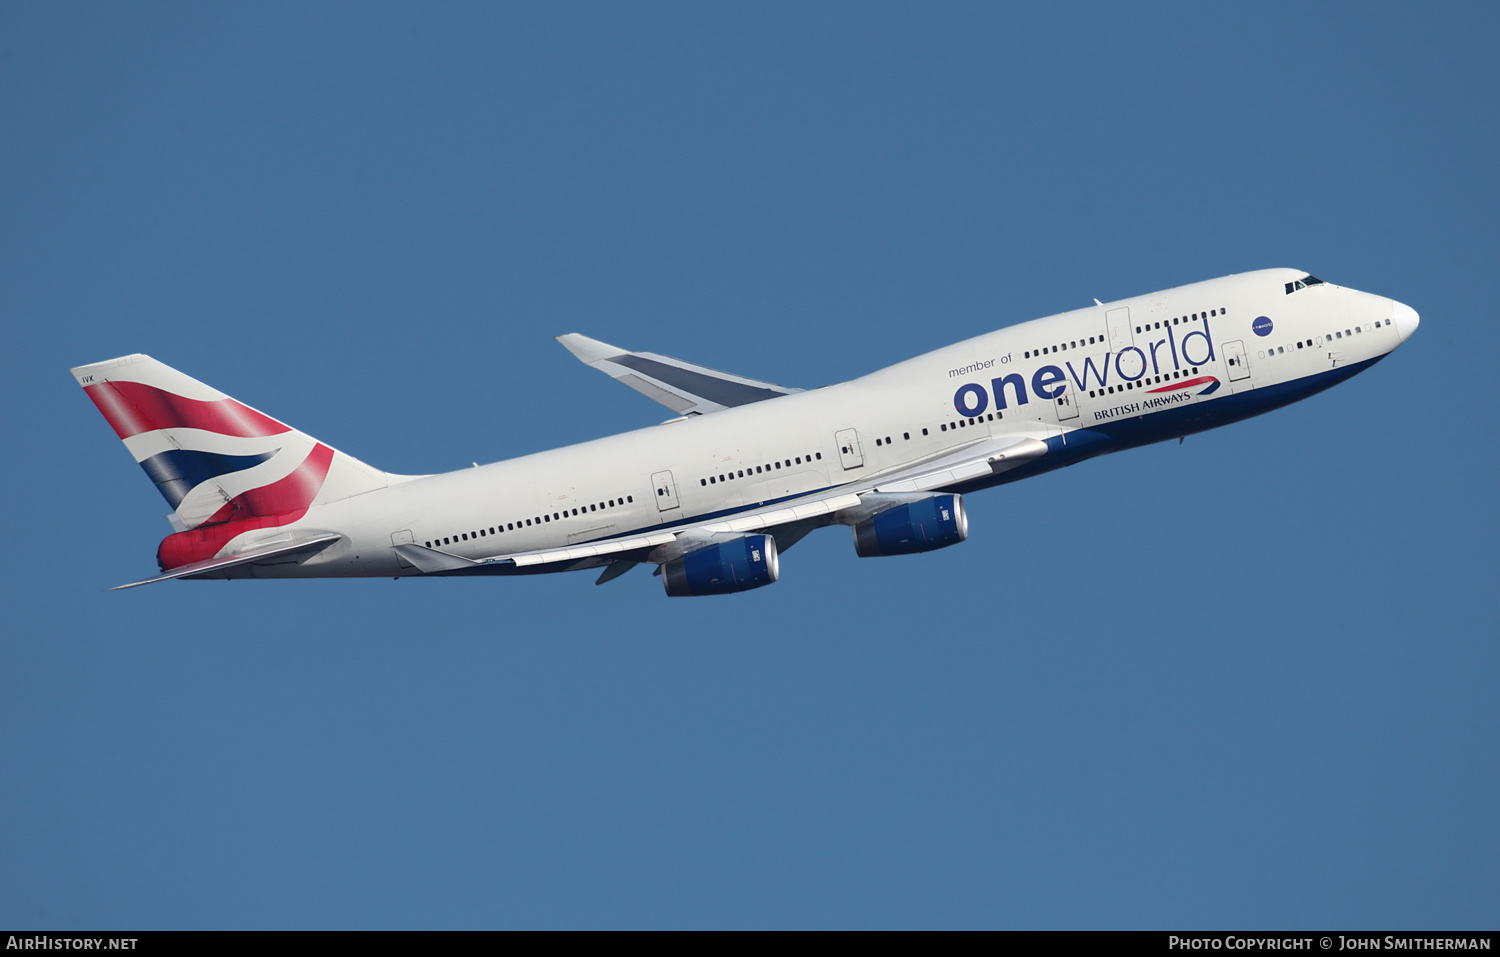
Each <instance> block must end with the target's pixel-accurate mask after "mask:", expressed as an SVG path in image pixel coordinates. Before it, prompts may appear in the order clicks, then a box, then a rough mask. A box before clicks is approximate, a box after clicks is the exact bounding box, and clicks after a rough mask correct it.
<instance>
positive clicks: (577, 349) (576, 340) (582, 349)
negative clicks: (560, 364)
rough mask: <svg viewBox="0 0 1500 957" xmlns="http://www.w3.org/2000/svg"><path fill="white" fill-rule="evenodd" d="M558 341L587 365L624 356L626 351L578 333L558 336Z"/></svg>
mask: <svg viewBox="0 0 1500 957" xmlns="http://www.w3.org/2000/svg"><path fill="white" fill-rule="evenodd" d="M557 341H558V342H560V343H562V346H563V348H564V349H567V350H568V351H569V352H571V353H573V355H575V356H577V357H578V358H579V359H580V360H582V361H583V362H585V363H588V362H598V361H599V360H600V359H612V358H614V357H615V356H619V355H624V354H625V350H624V349H621V348H620V347H619V346H612V345H610V344H609V343H607V342H600V341H599V340H598V339H590V338H589V337H588V336H585V335H580V334H579V333H576V332H569V333H566V334H564V335H561V336H558V337H557Z"/></svg>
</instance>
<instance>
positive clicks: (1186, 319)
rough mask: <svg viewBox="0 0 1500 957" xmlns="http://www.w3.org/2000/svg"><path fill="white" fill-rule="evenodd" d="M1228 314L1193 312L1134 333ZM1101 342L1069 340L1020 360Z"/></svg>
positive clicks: (1096, 339) (1093, 338) (1032, 351)
mask: <svg viewBox="0 0 1500 957" xmlns="http://www.w3.org/2000/svg"><path fill="white" fill-rule="evenodd" d="M1228 312H1229V310H1228V309H1225V308H1223V307H1222V306H1221V307H1220V308H1218V309H1210V310H1208V311H1207V312H1195V313H1192V314H1191V316H1178V317H1175V318H1172V319H1163V320H1162V321H1161V322H1158V323H1154V324H1153V323H1149V322H1148V323H1146V324H1145V325H1144V326H1136V327H1135V331H1136V332H1147V331H1149V330H1151V329H1160V328H1161V327H1162V326H1164V325H1168V326H1176V325H1182V324H1184V323H1188V322H1198V321H1200V320H1202V319H1208V318H1213V317H1215V316H1223V315H1227V314H1228ZM1103 342H1104V337H1103V336H1089V337H1088V340H1087V341H1085V340H1083V339H1070V340H1069V341H1067V342H1061V343H1058V344H1057V345H1054V346H1047V347H1045V348H1042V349H1028V350H1026V351H1025V352H1024V353H1023V354H1022V358H1026V359H1032V358H1035V357H1036V356H1043V355H1049V354H1051V353H1053V352H1067V351H1068V350H1069V349H1080V348H1082V347H1084V346H1092V345H1099V344H1103Z"/></svg>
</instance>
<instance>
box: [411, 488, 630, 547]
mask: <svg viewBox="0 0 1500 957" xmlns="http://www.w3.org/2000/svg"><path fill="white" fill-rule="evenodd" d="M634 502H635V496H634V495H626V496H623V497H621V498H611V499H607V500H605V501H603V502H600V503H599V504H598V505H580V506H579V507H577V508H574V509H564V510H563V511H561V512H553V513H552V514H550V515H537V516H534V517H532V518H523V519H518V520H516V521H514V522H510V523H505V522H501V523H500V524H498V525H495V526H493V527H491V528H490V529H488V530H486V529H483V528H481V529H478V530H476V531H472V532H459V533H458V534H457V535H446V536H444V537H442V538H434V539H432V540H431V541H427V542H423V543H422V544H423V545H425V546H427V547H428V548H433V547H436V546H438V545H452V544H454V543H461V542H467V541H473V540H475V539H478V538H480V537H488V536H490V535H499V534H500V533H501V532H506V531H512V532H513V531H515V530H516V529H518V528H525V527H526V526H528V525H541V524H542V523H544V522H546V523H551V522H552V521H554V520H555V521H559V522H560V521H562V520H563V519H565V518H571V517H573V516H575V515H587V514H588V513H589V512H596V511H604V510H605V509H606V508H618V507H619V506H621V505H626V504H633V503H634Z"/></svg>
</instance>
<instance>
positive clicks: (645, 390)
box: [557, 332, 802, 415]
mask: <svg viewBox="0 0 1500 957" xmlns="http://www.w3.org/2000/svg"><path fill="white" fill-rule="evenodd" d="M557 341H558V342H561V343H562V344H563V346H564V347H565V348H566V349H567V350H568V351H569V352H571V353H573V355H575V356H577V357H578V359H579V361H581V362H583V363H584V364H585V365H588V366H593V367H594V368H595V369H598V370H599V371H600V372H603V373H605V374H606V375H608V376H610V377H611V378H614V379H618V380H619V381H620V382H622V383H624V384H625V385H628V386H630V388H632V389H634V390H635V391H637V392H639V393H640V394H641V395H644V396H645V397H646V398H648V399H651V400H652V401H655V402H660V403H661V404H662V405H664V406H666V407H667V408H669V409H671V410H672V411H673V412H676V413H677V414H678V415H706V414H707V413H709V412H718V411H720V410H721V409H732V408H734V407H735V406H740V405H749V404H750V403H752V402H763V401H765V400H766V399H775V398H778V397H780V396H783V395H790V394H792V393H793V392H801V391H802V390H801V389H788V388H786V387H785V386H779V385H772V384H771V383H769V382H761V381H759V380H757V379H746V378H744V377H743V376H737V375H730V374H729V373H727V372H720V371H718V370H717V369H710V368H708V367H707V366H700V365H693V364H692V363H691V362H683V361H682V360H681V359H673V358H672V357H671V356H663V355H657V354H656V353H654V352H629V351H627V350H625V349H621V348H620V347H618V346H612V345H610V344H609V343H607V342H600V341H599V340H598V339H590V338H589V337H588V336H581V335H579V334H578V333H576V332H570V333H568V334H567V335H565V336H558V337H557Z"/></svg>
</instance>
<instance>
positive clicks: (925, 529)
mask: <svg viewBox="0 0 1500 957" xmlns="http://www.w3.org/2000/svg"><path fill="white" fill-rule="evenodd" d="M968 537H969V517H968V516H967V515H965V514H964V501H963V497H962V496H960V495H934V496H933V497H932V498H924V499H922V500H921V501H920V502H909V503H907V504H906V505H897V506H895V507H894V508H888V509H886V510H885V511H883V512H880V513H878V514H876V515H875V517H874V518H869V519H866V520H865V521H863V522H860V523H859V524H858V525H856V526H854V550H855V551H856V552H857V553H859V557H860V558H876V557H878V556H881V555H913V554H916V553H917V552H930V551H932V550H934V549H937V548H947V547H948V546H949V545H957V544H958V543H959V542H961V541H963V540H964V539H966V538H968Z"/></svg>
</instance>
